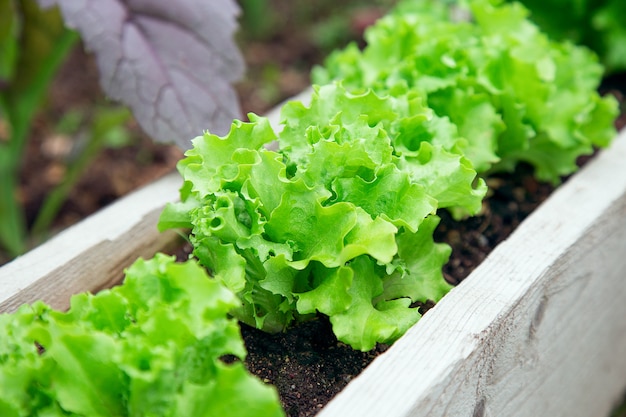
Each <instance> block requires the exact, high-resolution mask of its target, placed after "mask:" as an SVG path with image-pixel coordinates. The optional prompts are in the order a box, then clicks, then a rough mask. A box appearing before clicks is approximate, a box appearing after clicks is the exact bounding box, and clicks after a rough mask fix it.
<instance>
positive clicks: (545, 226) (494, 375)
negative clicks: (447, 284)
mask: <svg viewBox="0 0 626 417" xmlns="http://www.w3.org/2000/svg"><path fill="white" fill-rule="evenodd" d="M624 161H626V132H622V134H621V135H620V137H619V138H618V140H617V141H616V142H615V143H614V145H613V146H612V148H611V149H610V150H608V151H605V152H603V153H602V154H601V155H599V157H598V158H596V159H594V161H592V162H591V163H590V164H589V165H588V166H586V167H585V168H584V169H583V170H582V171H581V172H580V173H578V174H577V175H575V176H574V177H573V178H572V179H570V180H569V181H568V182H567V183H566V184H565V185H563V186H561V187H560V188H559V189H558V190H557V191H556V192H555V193H554V194H553V195H552V196H551V197H550V198H549V199H548V200H547V201H546V202H545V203H544V204H543V205H542V206H541V207H539V208H538V209H537V210H536V211H535V212H534V213H533V214H532V215H531V216H530V217H529V218H528V219H527V220H526V221H524V222H523V223H522V225H520V227H519V228H518V229H517V230H516V231H515V232H514V233H513V235H512V236H511V237H510V238H509V239H508V240H507V241H505V242H504V243H502V244H501V245H499V246H498V247H497V248H496V249H495V250H494V251H493V252H492V254H491V255H490V256H489V257H488V258H487V259H486V260H485V261H484V262H483V263H482V264H481V265H480V266H479V267H478V268H477V269H476V270H475V271H474V273H472V274H471V275H470V277H468V278H467V279H466V280H465V281H464V282H463V283H462V284H461V285H459V286H458V287H457V288H455V289H454V290H452V291H451V292H450V294H448V295H446V297H444V299H443V300H442V301H441V302H440V303H439V304H438V305H437V306H436V307H435V308H434V309H432V310H430V311H429V312H428V313H427V314H426V315H425V316H424V317H423V318H422V320H421V321H420V322H418V323H417V325H415V326H414V327H413V328H412V329H411V330H410V331H409V332H408V333H407V334H406V335H405V336H404V337H403V338H401V339H400V340H399V341H398V342H396V343H395V344H394V345H393V346H392V348H391V349H390V350H389V351H388V352H386V353H385V354H384V355H382V356H381V357H379V358H378V359H376V360H375V361H374V362H373V363H372V364H371V365H370V366H369V367H368V368H367V369H366V370H365V371H364V372H363V373H362V374H361V375H360V376H358V377H357V378H355V379H354V380H353V381H352V382H351V383H350V384H349V385H348V387H347V388H346V389H344V390H343V391H342V392H341V393H340V394H339V395H338V396H337V397H336V398H335V399H334V400H333V401H331V402H330V404H328V405H327V406H326V407H325V408H324V410H322V412H321V413H320V414H319V415H318V416H319V417H345V416H360V417H367V416H377V417H378V416H386V417H408V416H429V417H435V416H473V417H483V416H507V417H512V416H516V417H522V416H528V417H531V416H532V417H535V416H568V417H571V416H581V417H582V416H587V417H592V416H593V417H596V416H608V414H609V412H610V410H611V408H612V407H613V406H614V405H615V403H616V402H617V401H618V400H619V399H620V397H621V394H623V392H624V390H625V389H626V163H625V162H624Z"/></svg>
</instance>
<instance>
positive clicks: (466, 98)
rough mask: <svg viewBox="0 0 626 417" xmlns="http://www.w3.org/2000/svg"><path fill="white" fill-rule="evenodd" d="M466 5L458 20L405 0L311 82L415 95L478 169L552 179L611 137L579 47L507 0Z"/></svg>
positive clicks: (607, 100) (611, 115)
mask: <svg viewBox="0 0 626 417" xmlns="http://www.w3.org/2000/svg"><path fill="white" fill-rule="evenodd" d="M468 3H469V8H468V9H465V12H466V13H468V14H469V18H468V19H467V21H460V22H459V21H456V20H453V18H452V17H451V16H452V15H453V14H452V13H451V11H450V9H448V6H446V5H445V4H444V2H437V1H427V0H423V1H418V0H405V1H404V2H401V4H400V5H399V7H398V8H397V10H396V12H395V13H392V14H390V15H388V16H386V17H385V18H383V19H380V20H379V21H378V22H377V23H376V24H375V25H374V26H372V27H371V28H369V29H368V31H367V33H366V39H367V42H368V44H367V46H366V48H365V49H364V50H363V51H360V50H359V49H358V48H356V47H355V46H351V47H348V48H346V49H345V50H344V51H338V52H336V53H334V54H331V56H330V57H329V58H328V59H327V61H326V63H325V66H324V67H320V68H317V69H316V70H315V71H314V73H313V79H314V81H315V82H318V83H328V82H330V81H331V80H339V81H341V83H342V85H343V86H345V87H346V88H347V89H348V90H349V91H353V92H356V93H362V92H363V91H367V89H373V90H374V91H376V92H378V93H379V94H381V95H390V96H392V97H394V98H400V97H402V96H403V95H406V94H409V93H411V94H418V95H421V96H422V97H423V99H424V104H426V105H427V106H428V107H430V108H432V109H433V110H434V112H435V114H436V115H437V116H438V117H440V118H448V119H449V120H450V121H451V122H452V123H453V124H454V125H455V126H456V128H457V131H458V135H459V136H461V137H462V138H463V139H464V140H465V142H463V141H459V142H458V144H457V149H458V150H460V151H461V152H462V153H463V155H464V156H465V157H467V158H468V159H469V160H470V162H471V163H472V165H473V166H474V168H475V169H476V170H477V171H479V172H480V173H489V172H493V171H496V170H511V169H513V168H514V167H515V166H516V165H517V164H518V163H520V162H527V163H530V164H531V165H533V166H534V167H535V173H536V176H537V177H538V179H540V180H543V181H550V182H553V183H557V182H559V181H560V178H561V177H562V176H564V175H567V174H570V173H571V172H573V171H574V170H575V169H576V164H575V162H576V159H577V157H578V156H580V155H585V154H589V153H591V152H592V150H593V148H594V147H599V146H606V144H607V143H608V142H609V141H610V140H611V139H612V138H613V137H614V136H615V130H614V128H613V126H612V121H613V120H614V119H615V117H616V115H617V103H616V101H615V100H614V98H613V97H600V96H599V95H598V93H597V92H596V89H597V87H598V85H599V82H600V78H601V75H602V72H603V69H602V66H601V65H600V64H599V63H598V62H597V58H596V57H595V56H594V55H593V54H592V53H591V52H590V51H589V50H587V49H585V48H582V47H578V46H574V45H572V44H570V43H559V42H554V41H551V40H550V39H549V38H548V37H547V36H546V35H545V34H543V33H541V32H540V31H539V29H538V28H537V27H536V26H535V25H534V24H532V23H531V22H530V21H529V20H528V18H527V15H528V12H527V10H526V9H525V8H524V7H523V6H521V5H519V4H517V3H514V4H501V5H500V4H497V3H498V2H495V1H493V2H492V1H489V0H473V1H470V2H468ZM454 7H457V9H456V10H457V11H458V10H463V8H462V6H460V5H458V4H455V6H454ZM459 8H460V9H459Z"/></svg>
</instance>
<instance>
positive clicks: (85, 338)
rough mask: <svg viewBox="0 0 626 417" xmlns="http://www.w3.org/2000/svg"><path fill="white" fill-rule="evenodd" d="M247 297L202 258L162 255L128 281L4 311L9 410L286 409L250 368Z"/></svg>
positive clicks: (0, 343)
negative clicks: (244, 331)
mask: <svg viewBox="0 0 626 417" xmlns="http://www.w3.org/2000/svg"><path fill="white" fill-rule="evenodd" d="M239 304H240V303H239V300H238V299H237V297H236V296H235V295H234V294H233V293H232V292H231V291H230V290H228V289H226V287H224V286H223V285H222V284H220V283H219V282H218V281H216V280H213V279H210V278H209V277H208V275H207V273H206V271H205V270H204V269H203V268H201V267H200V266H199V265H197V263H195V262H193V261H188V262H186V263H182V264H179V263H175V262H174V259H173V257H166V256H165V255H161V254H157V256H156V257H155V258H154V259H151V260H148V261H144V260H142V259H140V260H138V261H136V262H135V263H134V264H133V265H132V266H131V267H130V268H129V269H128V270H127V271H126V278H125V281H124V283H123V284H122V285H120V286H117V287H114V288H112V289H110V290H105V291H102V292H100V293H98V294H97V295H91V294H80V295H76V296H74V297H72V300H71V307H70V309H69V310H68V311H67V312H58V311H54V310H52V309H50V308H49V307H48V306H46V305H45V304H43V303H41V302H39V303H35V304H33V305H24V306H22V307H21V308H20V309H19V310H18V311H17V312H15V313H13V314H4V315H1V316H0V329H1V331H2V333H3V335H4V337H3V338H2V340H0V386H2V390H0V411H2V415H3V416H31V415H54V416H57V415H58V416H64V415H74V416H103V417H104V416H112V415H116V416H123V415H139V414H141V415H155V416H156V415H158V416H179V415H198V416H211V415H216V414H215V413H219V415H225V416H228V415H232V416H281V415H284V413H283V412H282V410H281V408H280V405H279V401H278V396H277V393H276V391H275V390H274V389H273V388H270V387H268V386H266V385H265V384H263V383H262V382H261V381H259V380H258V379H256V378H255V377H253V376H251V375H249V374H248V373H247V372H246V370H245V368H244V366H243V364H242V363H241V362H240V361H239V362H235V363H233V364H226V363H224V362H222V360H221V358H222V357H223V356H224V355H233V356H234V357H237V358H239V359H243V358H244V357H245V355H246V351H245V348H244V345H243V341H242V339H241V336H240V334H239V327H238V325H237V322H236V321H234V320H233V319H230V318H228V316H227V315H228V313H229V312H230V311H231V310H232V309H233V308H236V307H238V306H239Z"/></svg>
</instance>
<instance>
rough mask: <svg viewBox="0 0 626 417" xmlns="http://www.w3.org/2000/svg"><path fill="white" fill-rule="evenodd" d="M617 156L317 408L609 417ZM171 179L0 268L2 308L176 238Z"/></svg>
mask: <svg viewBox="0 0 626 417" xmlns="http://www.w3.org/2000/svg"><path fill="white" fill-rule="evenodd" d="M624 158H626V133H624V132H622V133H621V135H620V136H619V137H618V138H617V139H616V141H615V142H614V143H613V145H612V146H611V148H610V149H608V150H605V151H602V152H600V154H599V155H598V156H597V157H596V158H594V159H593V160H592V161H591V162H590V163H589V164H587V165H586V166H585V167H584V168H583V169H582V171H581V172H579V173H578V174H576V175H574V176H573V177H572V178H571V179H569V180H568V181H567V183H566V184H564V185H563V186H561V187H559V188H558V189H557V190H556V192H555V193H554V194H553V195H552V196H551V197H550V198H549V199H548V200H547V201H546V202H545V203H543V204H542V205H541V206H540V208H539V209H537V210H536V211H535V212H534V213H533V214H532V215H531V216H530V217H529V218H528V219H527V220H525V221H524V222H523V223H522V224H521V225H520V226H519V227H518V228H517V230H516V231H515V232H514V233H513V234H512V235H511V237H510V238H509V239H507V240H506V241H505V242H503V243H502V244H500V245H499V246H498V247H497V248H496V249H495V250H494V251H493V252H492V253H491V254H490V255H489V256H488V257H487V259H486V260H485V261H484V262H483V263H482V264H481V265H480V266H479V268H477V269H476V270H475V271H474V272H473V273H472V274H471V275H470V276H469V277H468V278H467V279H465V280H464V281H463V282H462V283H461V284H460V285H459V286H458V287H456V288H455V289H454V290H452V291H451V292H450V293H449V294H448V295H446V296H445V297H444V299H443V300H442V301H441V302H440V303H438V304H437V306H435V307H434V308H433V309H431V310H430V311H429V312H428V313H427V314H426V315H425V316H424V318H423V319H422V320H420V321H419V322H418V324H417V325H416V326H414V327H413V328H412V329H411V330H410V331H409V332H408V333H407V334H406V335H405V336H404V337H403V338H401V339H400V340H399V341H397V342H396V343H395V344H394V345H393V346H392V347H391V348H390V349H388V350H387V351H386V352H385V353H383V354H381V355H380V356H378V357H377V358H376V359H375V360H374V361H373V362H372V363H371V365H369V366H368V367H367V368H366V369H365V371H364V372H363V373H361V374H360V375H359V376H358V377H357V378H355V379H354V380H353V381H352V382H350V383H349V384H348V386H347V387H346V388H345V389H344V390H343V391H342V392H341V393H340V394H339V395H337V396H336V397H335V398H334V399H333V400H332V401H331V402H330V403H329V404H328V405H326V406H325V407H324V408H323V409H322V410H321V412H320V413H319V415H320V416H323V417H332V416H345V415H360V416H367V415H371V416H374V415H386V416H408V415H429V416H431V415H474V416H489V415H516V416H523V415H528V416H531V415H580V416H587V415H608V413H609V411H610V410H611V408H612V407H613V406H614V405H615V404H616V403H617V401H618V400H619V399H620V398H621V395H622V394H623V392H624V390H625V389H626V358H624V357H623V355H619V354H617V355H616V354H615V353H616V352H622V351H624V349H626V322H624V321H623V317H624V316H625V315H626V305H624V303H623V299H624V297H625V296H626V286H625V285H624V283H623V279H622V277H623V271H624V270H626V258H625V257H624V256H623V255H622V254H623V253H626V222H624V221H623V219H624V215H626V165H625V164H624V163H623V161H624ZM179 186H180V178H179V176H178V175H177V174H171V175H168V176H166V177H163V178H162V179H161V180H158V181H156V182H155V183H153V184H151V185H149V186H147V187H144V188H143V189H141V190H139V191H137V192H135V193H133V194H131V195H129V196H127V197H125V198H123V199H121V200H120V201H118V202H116V203H114V204H112V205H111V206H109V207H107V208H105V209H104V210H102V211H100V212H98V213H97V214H95V215H93V216H91V217H89V218H88V219H86V220H84V221H83V222H81V223H79V224H77V225H75V226H73V227H70V228H69V229H68V230H66V231H64V232H62V233H60V234H59V235H57V236H56V237H55V238H53V239H52V240H50V241H49V242H47V243H46V244H44V245H42V246H40V247H38V248H36V249H34V250H33V251H31V252H30V253H28V254H26V255H24V256H22V257H20V258H18V259H16V260H14V261H13V262H11V263H9V264H7V265H5V266H3V267H2V268H1V269H0V311H2V312H6V311H14V310H15V309H16V308H17V306H19V305H20V304H22V303H26V302H32V301H35V300H37V299H43V300H44V301H46V302H48V303H50V304H51V305H52V306H53V307H56V308H64V307H66V306H67V305H68V300H69V296H70V295H71V294H74V293H77V292H81V291H97V290H99V289H102V288H105V287H108V286H111V285H113V284H115V283H116V282H118V281H119V279H120V278H121V277H122V271H123V269H124V268H125V267H127V266H128V265H130V264H131V263H132V262H133V261H134V260H135V259H136V258H137V257H138V256H144V257H150V256H152V255H153V254H154V253H155V252H156V251H159V250H171V249H172V248H173V247H175V246H179V245H180V243H181V240H180V238H179V237H178V236H177V235H176V234H175V233H164V234H160V233H158V232H157V230H156V222H157V218H158V215H159V213H160V211H161V209H162V207H163V206H164V204H165V203H166V202H168V201H174V200H176V199H177V197H178V188H179ZM303 415H304V414H303Z"/></svg>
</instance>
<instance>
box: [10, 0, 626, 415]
mask: <svg viewBox="0 0 626 417" xmlns="http://www.w3.org/2000/svg"><path fill="white" fill-rule="evenodd" d="M291 3H292V0H282V1H281V0H274V1H273V2H272V4H274V6H275V7H278V9H276V10H279V12H278V13H276V15H275V16H274V20H273V24H272V25H271V26H270V27H269V28H267V27H266V28H265V29H263V28H260V29H258V30H259V31H260V32H261V33H260V35H259V38H258V39H261V40H255V41H253V40H251V38H250V36H248V37H246V36H245V35H244V36H242V40H241V41H242V43H243V44H245V47H244V48H243V50H244V54H245V58H246V61H247V63H248V67H249V73H248V76H247V78H246V79H245V80H244V81H242V82H241V83H240V84H239V86H238V89H239V91H240V95H241V100H242V107H243V109H244V111H245V112H248V111H253V112H255V113H260V114H262V113H263V112H265V111H267V110H268V109H269V108H271V107H272V106H273V105H275V104H276V103H278V102H280V101H282V100H284V99H286V98H288V97H290V96H292V95H293V94H295V93H298V92H299V91H301V90H302V89H304V88H305V87H307V86H308V85H309V84H310V81H309V76H308V74H309V69H310V68H311V66H312V65H314V64H316V63H319V62H321V59H322V58H323V56H325V54H326V52H327V50H326V48H328V47H329V44H328V40H320V39H319V36H320V35H319V34H320V33H326V32H328V30H330V29H329V28H331V26H330V23H329V22H330V20H329V19H330V18H329V16H333V17H336V15H337V11H336V8H337V6H338V4H334V3H336V2H329V1H323V2H320V5H318V4H317V3H316V7H314V8H313V9H315V10H314V11H315V13H314V14H313V15H312V16H314V19H317V20H314V21H313V22H309V23H307V25H308V26H306V27H303V22H302V20H299V19H302V17H298V16H294V15H293V13H294V10H293V7H292V6H290V4H291ZM294 3H298V4H300V7H303V6H302V4H303V3H302V2H294ZM353 3H363V4H366V5H367V4H368V3H369V4H371V2H364V1H362V2H350V4H353ZM382 3H384V2H382ZM387 3H392V2H387ZM321 4H323V5H321ZM341 7H344V5H343V4H342V6H341ZM355 7H356V6H355ZM345 10H350V13H349V14H348V12H347V11H345ZM345 10H344V12H343V13H344V15H342V16H343V18H344V21H343V22H344V23H343V26H341V27H343V28H344V29H345V28H347V29H345V30H344V31H339V32H337V34H336V38H337V39H335V42H338V43H342V42H343V43H345V42H347V41H348V40H350V39H357V40H358V39H359V36H360V35H361V33H362V30H363V28H364V27H365V26H366V25H367V24H368V23H369V22H371V21H373V19H374V18H376V17H377V16H379V15H380V14H381V13H383V10H384V8H382V9H381V8H379V7H372V6H367V7H360V8H355V9H345ZM283 12H284V13H283ZM311 13H313V11H311ZM333 13H335V15H333ZM287 20H289V23H287ZM324 24H326V25H329V26H328V28H326V29H325V27H324V26H323V25H324ZM315 25H317V26H315ZM316 29H317V32H316ZM316 34H317V35H316ZM316 36H317V37H316ZM316 39H317V40H316ZM624 79H626V77H623V76H622V77H614V78H612V79H611V80H609V81H608V83H607V84H606V85H605V86H604V87H603V89H604V91H611V92H615V94H616V95H618V96H619V97H620V98H621V95H620V94H621V93H619V90H621V91H622V92H624V91H626V86H624V84H623V80H624ZM98 103H106V99H105V98H104V97H103V95H102V93H101V92H100V89H99V88H98V84H97V70H96V69H95V66H94V64H93V60H92V59H91V58H90V57H89V56H88V55H87V54H85V53H84V52H83V51H82V49H81V47H78V48H76V50H75V51H74V52H73V53H72V55H71V57H70V59H69V60H68V62H67V64H66V65H65V66H64V67H63V69H62V70H61V72H60V73H59V76H58V77H57V79H56V81H55V83H54V85H53V88H52V90H51V93H50V98H49V100H48V105H47V106H46V108H45V111H44V112H43V113H42V115H40V116H39V117H38V118H37V120H36V122H35V124H34V126H33V135H32V138H31V141H30V142H29V145H28V151H27V152H26V158H25V160H24V163H23V169H22V172H21V188H20V196H19V198H20V201H21V202H22V203H23V205H24V207H25V211H26V214H27V217H28V220H29V222H32V221H33V220H34V217H35V214H36V212H37V210H38V208H39V207H40V205H41V202H42V201H43V199H44V198H45V196H46V195H47V193H49V191H50V189H51V187H54V186H55V185H57V184H58V183H59V181H60V180H61V178H62V176H63V173H64V172H65V170H66V169H67V161H68V159H69V158H71V155H72V150H73V149H75V148H76V147H77V146H79V144H78V141H77V140H76V138H73V137H68V136H63V135H59V134H57V133H55V126H56V123H57V121H58V120H59V118H60V117H61V115H63V114H64V113H66V112H67V111H69V110H72V109H75V108H85V107H87V108H89V107H90V106H94V104H98ZM620 126H623V121H621V122H620ZM128 129H129V130H130V131H131V132H132V141H131V143H129V144H128V145H126V146H123V147H110V148H107V149H105V150H104V151H103V152H101V153H100V155H98V157H97V158H96V160H95V161H94V162H93V163H92V164H91V165H90V167H89V169H88V170H87V172H85V174H84V175H83V176H82V178H81V179H80V181H79V182H78V183H77V185H76V186H75V187H74V188H73V190H72V192H71V194H70V196H69V199H68V201H67V202H66V203H65V204H64V206H63V208H62V210H61V212H60V213H59V216H58V217H57V220H56V222H55V225H54V228H55V229H61V228H64V227H67V226H69V225H71V224H73V223H76V222H78V221H80V220H81V219H83V218H84V217H86V216H87V215H89V214H91V213H93V212H94V211H96V210H98V209H100V208H102V207H103V206H105V205H107V204H109V203H110V202H112V201H114V200H116V199H117V198H119V197H120V196H122V195H125V194H127V193H128V192H130V191H132V190H134V189H136V188H137V187H139V186H141V185H143V184H146V183H148V182H151V181H153V180H154V179H156V178H158V177H160V176H162V175H164V174H165V173H167V172H170V171H172V170H173V169H174V167H175V164H176V162H177V161H178V160H179V159H180V157H181V153H180V151H179V150H177V149H176V148H174V147H173V146H167V145H155V144H153V143H152V142H151V141H150V140H149V139H148V138H147V137H146V136H145V135H143V134H142V133H141V132H140V130H139V129H138V128H137V127H136V126H134V125H133V124H132V123H131V124H130V125H129V126H128ZM489 186H490V189H491V191H490V193H491V194H490V196H489V198H488V199H486V201H485V203H484V214H483V215H481V216H478V217H475V218H471V219H469V220H466V221H462V222H456V221H454V220H452V219H451V218H450V216H449V215H448V214H447V213H446V212H441V213H439V215H440V216H441V218H442V221H441V224H440V226H439V228H438V230H437V233H436V236H435V237H436V240H438V241H441V242H446V243H448V244H450V245H451V246H452V247H453V253H452V256H451V259H450V262H449V263H448V264H447V266H446V267H445V270H444V273H445V276H446V279H448V280H449V281H450V282H451V283H453V284H456V283H458V282H460V281H462V280H463V279H464V278H465V277H467V276H468V275H469V273H470V272H471V271H472V270H473V269H474V268H475V267H476V266H477V265H478V264H480V262H481V261H482V260H483V259H484V258H485V257H486V256H487V255H488V254H489V252H490V251H491V250H492V249H493V248H494V247H495V246H496V245H497V244H498V243H500V242H501V241H502V240H504V239H506V237H507V236H509V234H510V233H511V232H512V231H513V230H514V229H515V228H516V227H517V226H518V225H519V223H520V222H521V221H522V220H523V219H524V218H525V217H526V216H528V214H529V213H531V212H532V211H533V210H534V209H535V208H536V207H537V206H538V205H539V204H540V203H541V202H542V201H544V200H545V199H546V198H547V196H548V195H549V194H550V192H551V191H552V190H553V187H552V186H550V185H546V184H539V183H537V182H536V181H535V180H534V179H532V176H531V172H530V170H529V169H528V168H527V167H520V168H519V169H518V170H517V171H516V172H515V173H513V174H510V175H501V176H496V177H493V178H491V179H489ZM184 251H185V249H183V252H184ZM186 251H187V252H185V253H188V251H189V248H186ZM6 260H7V259H6V258H5V259H3V258H2V256H1V254H0V264H1V263H2V262H3V261H6ZM428 307H429V306H424V308H423V310H424V311H425V312H426V310H427V309H428ZM426 314H428V313H427V312H426ZM242 334H243V337H244V339H245V342H246V346H247V348H248V351H249V356H248V359H247V361H246V364H247V366H248V368H249V369H250V370H251V371H252V372H253V373H255V374H257V375H258V376H259V377H260V378H261V379H263V380H264V381H266V382H268V383H271V384H274V385H275V386H276V387H277V388H278V390H279V392H280V396H281V400H282V402H283V405H284V407H285V410H286V411H287V413H288V415H289V416H292V417H295V416H312V415H314V414H316V413H317V412H318V411H319V410H320V409H321V408H322V407H323V405H324V404H326V403H327V402H328V401H329V400H330V399H331V398H332V397H333V396H334V395H335V394H336V393H338V392H339V391H340V390H341V389H343V388H344V387H345V385H346V384H347V383H348V382H349V381H350V380H351V379H352V378H354V377H355V376H356V375H358V374H359V373H360V372H361V371H362V370H363V369H364V368H365V367H366V366H367V365H368V364H369V363H370V362H371V361H372V360H373V359H374V358H375V357H376V356H377V355H379V354H380V353H381V352H383V351H384V350H385V349H386V346H378V347H377V348H376V349H375V350H373V351H371V352H365V353H363V352H357V351H354V350H352V349H351V348H349V347H347V346H345V345H344V344H342V343H340V342H338V341H337V340H336V339H335V337H334V336H333V334H332V331H331V330H330V324H329V323H328V320H326V319H325V318H323V317H320V318H318V319H317V320H313V321H311V322H308V323H304V324H301V325H299V326H297V327H295V328H293V329H291V330H290V331H288V332H286V333H283V334H278V335H268V334H265V333H261V332H259V331H257V330H256V329H252V328H249V327H247V326H244V327H243V329H242Z"/></svg>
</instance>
